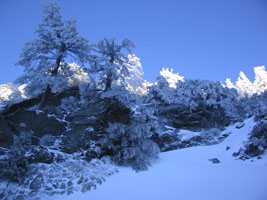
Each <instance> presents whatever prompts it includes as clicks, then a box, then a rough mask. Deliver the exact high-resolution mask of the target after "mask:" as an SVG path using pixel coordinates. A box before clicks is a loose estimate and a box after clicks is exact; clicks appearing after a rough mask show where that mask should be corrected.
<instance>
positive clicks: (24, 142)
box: [0, 132, 32, 182]
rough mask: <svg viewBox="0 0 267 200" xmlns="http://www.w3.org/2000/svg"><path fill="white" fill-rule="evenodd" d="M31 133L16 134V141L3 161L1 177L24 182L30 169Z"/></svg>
mask: <svg viewBox="0 0 267 200" xmlns="http://www.w3.org/2000/svg"><path fill="white" fill-rule="evenodd" d="M31 135H32V134H31V133H25V132H22V133H21V134H20V135H19V136H15V135H14V141H13V144H12V146H11V148H10V151H9V152H8V154H7V158H6V159H5V160H2V161H1V165H3V166H2V167H1V169H0V174H1V177H2V178H4V179H10V180H11V181H15V182H22V181H23V179H24V178H25V175H26V173H27V170H28V164H29V163H28V157H27V154H26V153H27V152H28V151H29V150H30V148H31Z"/></svg>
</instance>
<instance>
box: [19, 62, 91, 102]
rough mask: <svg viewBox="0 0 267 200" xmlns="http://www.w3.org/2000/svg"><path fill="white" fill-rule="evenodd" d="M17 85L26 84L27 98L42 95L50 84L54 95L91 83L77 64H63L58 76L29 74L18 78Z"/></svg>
mask: <svg viewBox="0 0 267 200" xmlns="http://www.w3.org/2000/svg"><path fill="white" fill-rule="evenodd" d="M15 82H16V83H25V87H24V88H23V90H24V92H25V94H26V96H28V97H33V96H37V95H40V93H42V92H43V91H44V90H45V87H46V86H47V85H48V84H49V85H50V86H51V91H52V92H53V93H55V92H60V91H63V90H64V89H66V88H68V87H73V86H79V84H80V83H87V82H89V78H88V73H87V72H86V70H85V69H84V68H83V67H80V66H78V65H77V64H76V63H70V64H67V63H65V64H61V66H60V68H59V69H58V72H57V75H56V76H48V75H47V74H45V73H36V72H35V71H33V72H28V73H25V74H23V75H22V76H20V77H19V78H17V80H16V81H15Z"/></svg>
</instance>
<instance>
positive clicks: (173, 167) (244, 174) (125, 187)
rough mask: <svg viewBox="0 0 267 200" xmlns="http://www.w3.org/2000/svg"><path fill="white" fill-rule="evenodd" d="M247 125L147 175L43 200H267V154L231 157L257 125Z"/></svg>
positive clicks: (167, 158) (171, 157)
mask: <svg viewBox="0 0 267 200" xmlns="http://www.w3.org/2000/svg"><path fill="white" fill-rule="evenodd" d="M245 123H246V125H245V126H244V127H243V128H241V129H236V128H235V125H232V126H229V127H228V128H227V129H226V130H225V132H229V131H231V132H232V134H231V135H230V136H228V137H227V138H226V139H225V140H224V141H223V142H221V143H220V144H217V145H212V146H198V147H191V148H185V149H179V150H175V151H170V152H165V153H161V154H160V157H159V159H158V160H157V161H156V163H154V164H153V166H152V167H150V169H149V170H148V171H144V172H139V173H136V172H134V171H133V170H131V169H130V168H122V167H120V168H119V170H120V173H118V174H116V175H113V176H111V177H110V178H108V179H107V181H106V182H105V183H103V184H102V185H99V186H98V187H97V189H96V190H92V191H90V192H87V193H81V192H76V193H73V194H71V195H69V196H66V195H64V196H53V197H44V198H43V200H54V199H57V200H87V199H92V200H105V199H108V200H150V199H151V200H152V199H153V200H162V199H168V200H267V155H265V156H263V159H260V160H259V159H250V160H246V161H242V160H236V158H235V157H233V156H232V154H233V152H236V151H238V150H239V148H240V147H242V145H243V142H244V141H245V140H246V139H247V137H248V133H249V132H250V130H251V129H252V128H253V126H254V124H255V123H254V122H253V119H252V118H250V119H247V120H246V121H245ZM227 146H229V147H230V149H229V150H228V151H227V150H226V147H227ZM211 158H218V159H219V160H220V163H218V164H213V163H212V162H211V161H209V160H208V159H211ZM251 160H253V162H251Z"/></svg>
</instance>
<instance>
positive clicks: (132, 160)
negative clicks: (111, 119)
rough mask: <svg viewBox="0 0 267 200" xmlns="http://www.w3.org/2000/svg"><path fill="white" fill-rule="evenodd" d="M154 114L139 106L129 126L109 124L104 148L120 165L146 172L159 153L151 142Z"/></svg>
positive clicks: (103, 143)
mask: <svg viewBox="0 0 267 200" xmlns="http://www.w3.org/2000/svg"><path fill="white" fill-rule="evenodd" d="M151 117H152V114H151V113H150V111H149V110H148V109H147V108H146V107H144V106H139V107H137V108H136V109H135V111H134V112H133V114H132V117H131V120H130V122H129V124H123V123H109V127H108V128H107V129H106V132H107V134H106V136H105V138H103V140H102V143H101V144H102V146H103V147H104V148H105V149H108V150H109V151H110V152H112V154H113V157H112V159H113V161H114V162H115V163H117V164H119V165H124V166H131V167H132V168H133V169H134V170H136V171H140V170H146V169H147V168H148V166H149V165H150V164H151V161H152V160H154V159H156V158H157V156H158V153H159V148H158V146H157V145H156V144H155V143H154V142H153V141H151V140H150V138H151V136H152V134H153V133H152V131H151V129H152V128H154V127H155V125H154V124H153V123H154V119H152V118H151Z"/></svg>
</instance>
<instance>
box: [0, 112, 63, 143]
mask: <svg viewBox="0 0 267 200" xmlns="http://www.w3.org/2000/svg"><path fill="white" fill-rule="evenodd" d="M0 126H1V130H0V146H1V147H5V148H9V147H10V146H11V145H12V142H13V135H18V134H19V133H21V132H32V133H33V143H34V144H37V143H38V142H39V139H40V138H41V137H43V136H44V135H47V134H50V135H54V136H58V135H61V134H62V133H64V131H65V130H66V128H65V125H64V123H63V122H61V121H59V120H58V119H57V118H56V116H52V115H47V114H46V113H45V112H42V111H29V110H18V111H16V112H14V113H12V114H9V115H7V116H1V117H0Z"/></svg>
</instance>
